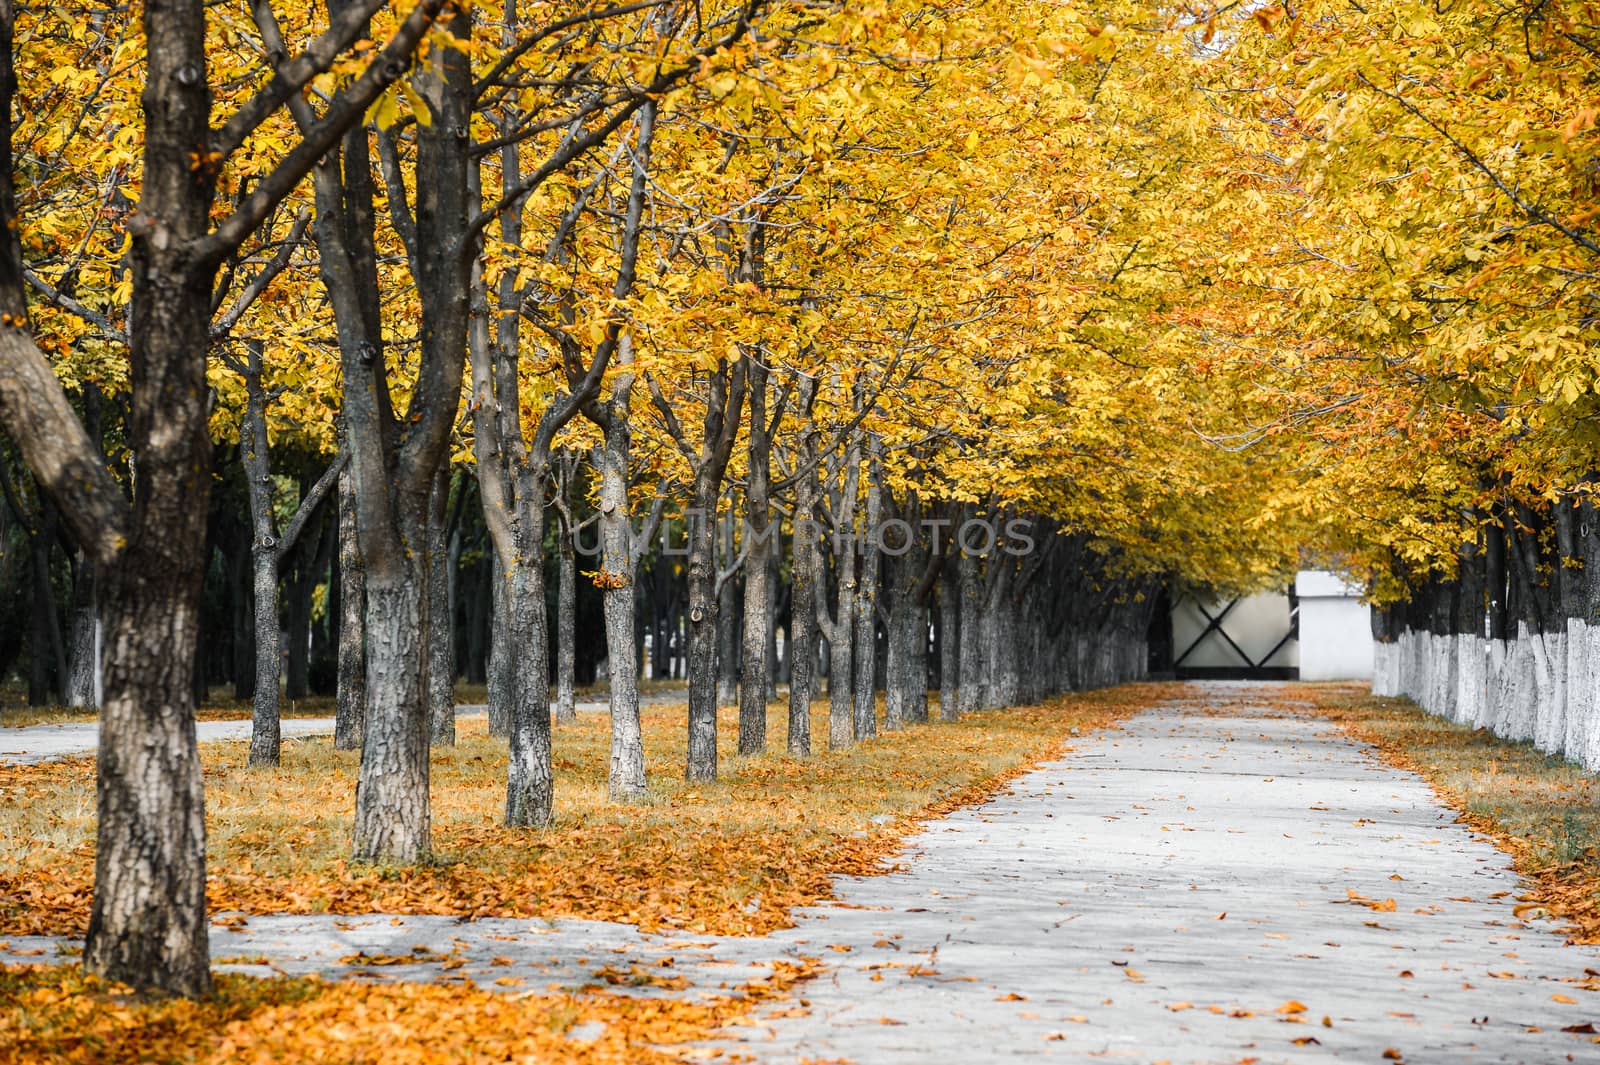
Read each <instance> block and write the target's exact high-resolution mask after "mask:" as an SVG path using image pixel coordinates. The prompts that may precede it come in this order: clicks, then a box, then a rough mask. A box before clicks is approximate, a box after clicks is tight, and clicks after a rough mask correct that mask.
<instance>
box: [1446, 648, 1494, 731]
mask: <svg viewBox="0 0 1600 1065" xmlns="http://www.w3.org/2000/svg"><path fill="white" fill-rule="evenodd" d="M1455 641H1456V694H1455V714H1454V716H1453V718H1452V720H1455V721H1458V722H1460V723H1461V724H1463V725H1472V726H1476V725H1477V724H1478V722H1479V720H1480V719H1481V718H1482V717H1483V708H1484V704H1485V703H1486V702H1487V701H1488V699H1487V691H1486V680H1485V674H1486V672H1487V660H1486V657H1485V651H1484V642H1485V641H1484V639H1483V637H1481V636H1478V635H1477V634H1475V633H1466V632H1464V633H1461V634H1459V635H1457V636H1456V637H1455Z"/></svg>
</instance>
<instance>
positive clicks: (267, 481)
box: [236, 342, 344, 766]
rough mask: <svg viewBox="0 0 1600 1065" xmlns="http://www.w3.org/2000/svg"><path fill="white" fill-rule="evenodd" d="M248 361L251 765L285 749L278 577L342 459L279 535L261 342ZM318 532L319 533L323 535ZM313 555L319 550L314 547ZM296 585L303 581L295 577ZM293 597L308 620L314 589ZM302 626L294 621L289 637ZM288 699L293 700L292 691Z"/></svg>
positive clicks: (245, 446)
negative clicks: (252, 658)
mask: <svg viewBox="0 0 1600 1065" xmlns="http://www.w3.org/2000/svg"><path fill="white" fill-rule="evenodd" d="M246 349H247V354H246V361H245V362H243V363H241V364H239V365H237V367H236V368H237V369H238V370H239V371H240V372H241V374H242V375H243V377H244V380H245V413H244V418H243V420H242V421H241V423H240V432H239V435H240V447H239V457H240V461H241V463H242V464H243V466H244V473H245V485H246V488H247V489H248V491H249V498H250V530H251V545H250V558H251V574H252V577H253V587H254V593H255V594H254V602H255V615H254V617H255V623H254V626H253V627H254V630H255V637H256V642H255V682H254V693H253V695H252V699H251V716H250V758H249V764H250V765H252V766H275V765H277V764H278V760H279V757H280V754H281V751H282V735H281V728H282V726H281V724H280V720H279V706H278V680H279V675H280V673H281V671H282V666H283V662H282V657H283V656H282V649H281V647H280V644H279V635H278V580H279V576H280V571H281V569H282V562H283V558H284V555H285V554H286V553H287V552H288V551H290V550H291V549H293V548H294V546H295V545H296V544H297V543H298V542H299V541H300V538H301V534H302V533H303V532H304V530H305V528H306V526H307V524H308V522H310V521H311V520H312V518H313V516H314V515H319V514H320V512H319V508H320V506H321V504H322V501H323V499H324V498H326V496H327V494H328V492H329V490H330V489H331V488H332V487H333V484H334V481H335V479H336V478H337V477H338V476H339V472H340V470H341V469H343V467H344V459H343V457H342V456H341V457H339V458H336V459H335V460H334V461H333V462H332V463H331V464H330V465H329V466H328V468H327V470H325V471H324V472H323V474H322V476H321V477H319V478H318V479H317V480H316V481H315V482H313V483H312V484H311V485H310V486H309V487H308V488H307V490H306V492H305V494H304V495H303V497H302V498H301V500H300V504H299V506H298V507H297V508H296V510H295V514H294V517H292V518H291V519H290V521H289V524H288V526H287V527H286V528H285V530H284V534H283V536H282V537H279V535H278V530H277V520H276V519H275V518H274V517H273V498H272V476H271V464H270V461H269V458H270V456H269V452H268V449H267V403H268V396H267V390H266V388H265V387H264V386H263V384H262V380H261V372H262V348H261V344H260V343H258V342H251V343H250V344H248V345H247V346H246ZM318 529H319V531H318V532H317V533H316V535H317V536H318V537H320V536H321V535H322V534H321V532H320V525H319V526H318ZM310 553H312V554H315V553H317V551H316V547H315V546H314V545H313V546H312V547H311V549H310ZM305 554H306V553H305V552H302V553H301V558H300V559H299V560H298V568H299V569H300V570H302V571H304V572H307V573H309V572H312V571H313V570H314V568H315V566H316V563H315V561H313V560H311V559H308V558H306V557H305ZM297 583H300V584H303V583H305V578H304V577H303V576H300V575H297ZM295 595H296V596H297V597H299V598H301V599H303V600H305V604H304V606H303V608H302V611H303V613H304V614H305V615H306V616H307V620H308V621H309V614H310V611H311V605H310V590H309V589H306V588H303V587H302V588H296V589H295ZM297 631H298V632H301V633H302V634H303V632H304V629H303V628H302V627H299V626H296V625H291V626H290V627H289V633H290V638H291V639H294V638H296V635H295V634H296V632H297ZM290 698H293V696H292V695H291V696H290Z"/></svg>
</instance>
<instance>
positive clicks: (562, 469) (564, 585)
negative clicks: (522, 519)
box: [555, 449, 637, 725]
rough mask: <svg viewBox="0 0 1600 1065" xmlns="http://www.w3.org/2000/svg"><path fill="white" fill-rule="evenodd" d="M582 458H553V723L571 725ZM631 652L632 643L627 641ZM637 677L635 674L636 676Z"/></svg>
mask: <svg viewBox="0 0 1600 1065" xmlns="http://www.w3.org/2000/svg"><path fill="white" fill-rule="evenodd" d="M581 463H582V456H581V455H579V454H578V453H577V452H576V451H571V450H567V449H563V450H562V451H561V452H560V453H559V455H558V456H557V457H556V464H555V473H556V493H555V507H556V513H557V515H558V516H559V517H560V519H561V529H560V535H559V536H558V538H557V543H556V709H555V718H556V723H557V724H560V725H570V724H573V723H575V722H576V721H577V720H578V699H577V694H576V691H575V689H576V688H577V657H578V656H577V636H578V633H577V622H578V558H577V545H576V538H577V535H578V523H577V521H576V514H575V507H574V498H575V496H576V493H577V487H578V484H577V482H578V471H579V469H580V468H581ZM629 646H630V648H631V647H632V641H631V639H630V641H629ZM636 675H637V674H636Z"/></svg>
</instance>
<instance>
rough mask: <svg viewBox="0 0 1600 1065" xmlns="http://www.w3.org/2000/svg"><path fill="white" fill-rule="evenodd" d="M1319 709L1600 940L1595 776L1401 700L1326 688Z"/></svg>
mask: <svg viewBox="0 0 1600 1065" xmlns="http://www.w3.org/2000/svg"><path fill="white" fill-rule="evenodd" d="M1315 701H1316V706H1317V709H1318V710H1319V712H1321V713H1322V714H1323V715H1324V716H1326V717H1328V718H1330V719H1331V720H1333V721H1335V722H1337V723H1338V724H1339V725H1341V726H1343V727H1344V728H1346V729H1348V730H1349V731H1350V732H1352V733H1353V734H1355V735H1356V736H1358V737H1359V738H1361V739H1363V740H1366V741H1367V742H1368V743H1371V744H1372V745H1374V746H1375V747H1377V748H1378V749H1379V750H1380V751H1381V752H1382V753H1383V755H1384V757H1385V758H1386V759H1387V760H1388V761H1389V762H1390V763H1392V764H1394V765H1397V766H1400V767H1402V768H1405V769H1410V770H1412V771H1414V772H1416V773H1419V774H1421V775H1422V776H1423V777H1424V778H1425V779H1426V780H1427V781H1428V782H1429V783H1430V784H1432V785H1433V787H1434V790H1435V791H1436V792H1438V794H1439V796H1440V797H1441V798H1442V799H1443V800H1444V801H1445V802H1447V803H1448V804H1449V805H1450V806H1451V807H1452V808H1453V809H1455V810H1456V811H1458V812H1459V813H1460V814H1461V817H1462V820H1463V821H1465V822H1466V823H1467V824H1469V825H1470V826H1472V827H1473V828H1474V829H1476V830H1478V831H1480V832H1482V833H1484V834H1485V835H1488V836H1490V837H1492V838H1493V839H1495V840H1496V842H1498V843H1499V845H1500V846H1501V847H1502V848H1503V849H1505V850H1506V851H1508V852H1509V853H1510V854H1511V855H1512V856H1513V858H1514V860H1515V863H1516V867H1517V870H1518V872H1520V873H1522V874H1523V875H1524V876H1526V877H1527V878H1528V879H1529V881H1530V884H1531V887H1532V890H1531V891H1530V893H1529V894H1528V895H1526V896H1524V900H1523V901H1525V902H1530V903H1537V904H1539V905H1542V906H1543V907H1544V908H1545V909H1547V910H1549V911H1550V912H1551V913H1553V914H1555V915H1557V916H1560V917H1564V918H1566V919H1567V920H1568V921H1570V922H1571V923H1572V924H1573V926H1574V928H1575V931H1576V933H1577V935H1578V937H1579V938H1581V939H1582V940H1583V941H1584V942H1590V943H1593V942H1600V778H1597V777H1596V776H1594V775H1593V774H1591V773H1588V772H1585V771H1584V770H1583V769H1582V768H1581V767H1579V766H1576V765H1574V764H1572V763H1571V762H1567V761H1565V760H1563V759H1561V758H1556V757H1552V756H1550V755H1547V754H1544V753H1542V752H1540V751H1538V750H1537V749H1535V748H1534V747H1533V745H1532V744H1528V743H1511V742H1508V741H1506V740H1503V739H1500V738H1499V737H1498V736H1495V735H1494V734H1493V733H1491V732H1489V731H1488V730H1486V729H1473V728H1470V727H1468V726H1465V725H1457V724H1454V723H1452V722H1449V721H1446V720H1443V719H1442V718H1437V717H1434V716H1432V715H1431V714H1426V713H1424V712H1423V711H1422V710H1420V709H1418V708H1417V707H1416V706H1415V705H1414V704H1413V703H1411V702H1410V701H1409V700H1405V699H1379V698H1374V697H1372V696H1370V695H1365V694H1363V693H1361V692H1359V691H1356V690H1353V689H1350V688H1325V689H1322V690H1319V691H1318V692H1317V695H1316V700H1315Z"/></svg>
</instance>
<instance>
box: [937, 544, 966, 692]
mask: <svg viewBox="0 0 1600 1065" xmlns="http://www.w3.org/2000/svg"><path fill="white" fill-rule="evenodd" d="M951 550H952V552H953V551H954V550H955V548H953V547H952V548H951ZM960 687H961V579H960V576H959V574H958V573H957V572H956V566H955V558H954V557H953V555H952V556H951V557H947V558H946V559H945V563H944V570H943V572H942V573H940V575H939V718H940V720H942V721H954V720H955V719H956V718H958V717H960V716H961V710H960V706H961V697H960V694H959V692H960Z"/></svg>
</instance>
